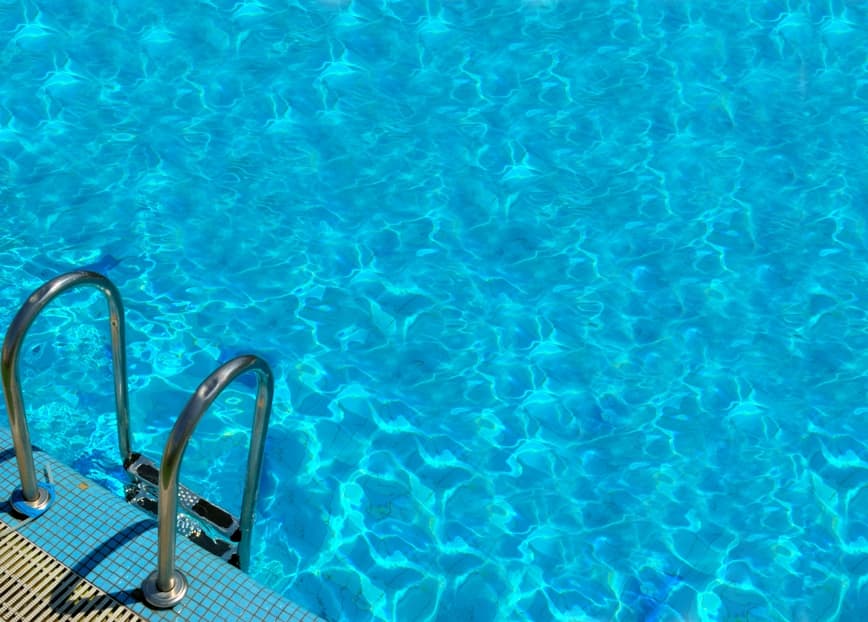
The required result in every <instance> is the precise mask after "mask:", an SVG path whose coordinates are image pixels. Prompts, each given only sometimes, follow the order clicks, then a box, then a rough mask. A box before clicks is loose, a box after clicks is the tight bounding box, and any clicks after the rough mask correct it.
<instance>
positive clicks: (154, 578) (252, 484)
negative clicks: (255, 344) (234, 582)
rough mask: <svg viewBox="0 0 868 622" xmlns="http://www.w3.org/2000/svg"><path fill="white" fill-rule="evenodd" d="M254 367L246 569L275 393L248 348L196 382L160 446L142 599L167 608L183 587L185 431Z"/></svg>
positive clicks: (241, 554)
mask: <svg viewBox="0 0 868 622" xmlns="http://www.w3.org/2000/svg"><path fill="white" fill-rule="evenodd" d="M248 371H253V372H256V378H257V386H256V407H255V410H254V413H253V431H252V433H251V436H250V453H249V454H248V457H247V476H246V478H245V483H244V496H243V497H242V501H241V517H240V520H239V523H240V526H241V541H240V542H239V543H238V558H239V561H240V566H241V570H247V567H248V565H249V562H250V532H251V530H252V528H253V510H254V506H255V504H256V496H257V495H258V493H259V475H260V473H261V471H262V452H263V449H264V447H265V433H266V431H267V428H268V419H269V417H270V416H271V401H272V397H273V395H274V376H273V374H272V373H271V368H270V367H269V366H268V363H266V362H265V361H264V360H263V359H261V358H259V357H258V356H255V355H252V354H245V355H242V356H238V357H235V358H234V359H232V360H231V361H229V362H227V363H224V364H223V365H221V366H220V367H218V368H217V369H216V370H215V371H214V372H212V373H211V375H210V376H208V377H207V378H205V380H203V381H202V384H200V385H199V388H197V389H196V391H195V392H194V393H193V396H192V397H191V398H190V400H189V401H188V402H187V405H186V406H185V407H184V410H183V411H182V412H181V414H180V416H179V417H178V420H177V421H176V422H175V425H174V426H173V427H172V431H171V432H170V433H169V438H168V439H167V440H166V446H165V448H164V449H163V457H162V459H161V460H160V474H159V477H158V488H159V500H158V505H157V520H158V527H157V570H155V571H154V572H152V573H151V574H150V575H149V576H148V578H147V579H145V581H144V582H143V583H142V592H143V593H144V596H145V600H147V601H148V603H150V604H151V605H152V606H154V607H159V608H168V607H172V606H174V605H175V604H177V603H178V602H179V601H180V600H181V599H182V598H183V597H184V594H185V593H186V591H187V580H186V578H185V577H184V575H183V574H182V573H181V572H180V571H179V570H176V569H175V531H176V522H177V520H178V472H179V471H180V468H181V460H182V458H183V457H184V450H186V449H187V443H188V441H189V440H190V436H191V435H192V434H193V431H194V430H195V429H196V425H197V424H198V423H199V420H200V419H202V416H203V415H204V414H205V411H206V410H208V408H209V407H210V406H211V404H212V403H213V402H214V400H215V399H217V396H218V395H220V393H222V392H223V390H224V389H225V388H226V387H227V386H229V385H230V384H231V383H232V381H233V380H235V379H236V378H237V377H238V376H240V375H241V374H243V373H245V372H248Z"/></svg>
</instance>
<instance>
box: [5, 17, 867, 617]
mask: <svg viewBox="0 0 868 622" xmlns="http://www.w3.org/2000/svg"><path fill="white" fill-rule="evenodd" d="M723 4H726V3H719V2H711V1H701V2H699V1H698V2H667V1H662V0H661V1H660V2H647V3H627V2H616V1H611V2H598V1H594V0H589V1H586V2H585V1H583V2H579V1H578V0H575V1H572V0H561V1H559V2H558V1H557V0H547V1H546V0H536V1H531V0H525V1H522V0H493V1H492V2H485V3H471V2H458V1H456V2H436V1H434V0H429V1H427V2H425V3H422V2H396V1H390V0H380V1H379V2H375V1H373V0H369V1H357V0H353V1H351V2H350V1H344V0H331V1H315V0H283V1H277V0H262V1H257V0H244V1H235V0H233V1H232V2H228V1H227V2H224V1H222V0H214V1H204V0H203V1H200V2H197V3H194V6H190V5H188V3H176V2H167V1H164V0H159V1H152V2H138V1H136V2H132V1H130V0H114V1H113V2H111V3H105V2H95V1H92V0H87V1H85V0H46V1H34V0H0V33H2V36H0V74H2V75H3V76H4V80H3V82H2V84H0V216H2V219H3V223H4V225H5V226H4V227H2V228H0V285H2V287H0V310H2V312H0V320H2V326H7V325H8V323H9V321H10V320H11V318H12V317H13V315H14V312H15V310H16V309H17V308H18V306H19V305H20V304H21V302H22V301H23V300H24V298H25V297H26V296H27V294H28V293H29V292H30V291H31V290H32V289H34V288H35V287H37V286H38V285H39V284H40V283H42V282H43V281H45V280H47V279H48V278H51V277H52V276H54V275H56V274H58V273H61V272H64V271H67V270H70V269H73V268H75V267H80V266H84V265H87V266H90V267H91V268H94V269H98V270H101V271H103V272H104V273H106V274H107V275H108V276H109V277H110V278H111V279H112V280H113V281H114V282H115V283H116V284H117V285H118V287H119V288H120V290H121V292H122V294H123V296H124V300H125V304H126V306H127V321H128V334H129V341H130V343H129V352H128V356H129V359H130V370H129V371H130V386H131V389H130V390H131V394H130V401H131V411H132V428H133V441H134V442H133V444H134V448H135V449H137V450H140V451H144V452H145V453H146V454H148V455H149V456H151V457H152V458H154V459H158V457H159V453H160V451H161V449H162V445H163V443H164V442H165V437H166V434H167V432H168V430H169V428H170V427H171V425H172V423H173V421H174V418H175V417H176V416H177V414H178V413H180V411H181V409H182V407H183V405H184V403H185V401H186V400H187V398H188V397H189V395H190V393H191V392H192V391H193V390H194V389H195V387H196V385H197V384H198V383H199V382H200V381H201V380H202V379H203V378H204V377H205V376H206V375H207V374H208V373H210V372H211V371H212V370H213V369H214V368H215V367H216V365H217V364H218V363H219V362H222V361H225V360H227V359H228V358H230V357H231V356H233V355H234V354H237V353H241V352H247V351H252V352H257V353H260V354H261V355H263V356H264V357H265V358H266V359H267V360H269V361H270V363H271V364H272V366H273V367H274V370H275V373H276V377H277V391H276V397H275V405H274V413H273V418H272V427H271V429H270V431H269V438H268V444H267V449H266V457H265V466H264V476H263V484H262V496H261V499H260V503H259V505H258V508H257V524H256V528H255V534H254V535H255V538H256V542H255V544H254V554H253V562H254V563H253V566H254V567H253V569H252V574H253V576H254V577H256V578H257V579H259V580H260V581H262V582H264V583H265V584H267V585H269V586H271V587H273V588H274V589H276V590H278V591H280V592H281V593H283V594H285V595H286V596H288V597H290V598H291V599H293V600H295V601H296V602H298V603H300V604H302V605H304V606H305V607H307V608H309V609H310V610H312V611H314V612H316V613H319V614H321V615H324V616H326V617H328V618H329V619H332V620H351V621H356V620H370V619H376V620H511V619H533V620H548V619H558V620H624V621H627V620H708V621H712V620H781V621H790V620H832V619H835V620H858V619H860V616H859V613H858V612H859V611H865V610H868V581H866V578H865V577H866V576H868V450H866V431H868V407H866V401H865V395H866V390H868V377H866V372H865V370H866V369H868V353H866V346H868V294H866V291H868V288H866V285H868V271H866V267H865V260H866V257H868V254H866V251H868V229H866V206H868V194H866V188H868V169H866V168H865V166H864V162H865V161H866V158H868V63H866V55H865V38H864V29H865V25H866V24H868V7H866V5H864V4H862V3H857V2H849V1H845V0H833V1H831V2H798V1H791V2H760V1H748V2H736V3H731V4H732V5H733V6H723ZM63 300H64V302H63V304H55V305H52V306H51V307H50V308H49V309H48V310H46V312H45V313H44V314H43V316H42V317H40V318H39V319H38V320H37V322H36V323H35V324H34V326H33V328H32V330H31V333H30V334H29V336H28V339H27V342H26V346H25V350H24V355H23V361H22V365H21V374H22V381H23V386H24V391H25V399H26V402H27V404H28V415H29V421H30V426H31V433H32V436H33V440H34V442H35V443H36V444H38V445H39V446H41V447H43V448H44V449H46V450H48V451H50V452H52V453H53V454H55V455H56V456H57V457H58V458H61V459H62V460H64V461H66V462H67V463H69V464H72V465H73V466H75V467H76V468H77V469H79V470H81V471H83V472H84V473H86V474H88V475H90V476H91V477H93V478H96V479H98V480H99V481H101V482H103V483H104V484H105V485H107V486H109V487H110V488H113V489H116V490H118V491H120V483H119V481H120V480H119V479H117V478H118V477H120V475H121V474H120V473H119V465H118V464H117V462H118V459H117V447H116V433H115V425H114V412H113V400H112V394H111V380H110V374H111V366H110V358H109V357H110V354H109V348H108V336H107V335H108V331H107V326H106V324H107V322H106V317H107V313H106V310H105V305H104V302H103V301H102V300H100V295H99V294H98V293H96V292H90V291H84V292H71V293H68V294H66V295H64V298H63ZM252 393H253V389H252V388H251V386H250V383H245V382H238V383H236V384H235V385H233V387H232V388H231V389H229V390H227V391H226V392H225V393H224V395H223V396H222V397H221V399H220V400H219V401H218V403H217V404H215V407H214V408H213V409H212V411H210V412H209V413H208V415H207V416H206V417H205V419H203V421H202V424H201V426H200V429H199V430H197V433H196V435H195V436H194V438H193V440H192V442H191V444H190V446H189V448H188V451H187V454H186V459H185V462H184V468H183V472H182V481H183V482H184V483H185V484H186V485H187V486H188V487H190V488H192V489H193V490H195V491H197V492H199V493H200V494H202V495H203V496H205V497H206V498H208V499H209V500H211V501H213V502H215V503H219V504H221V505H224V506H226V507H228V508H230V509H232V510H234V511H236V512H237V510H238V508H240V495H241V481H242V478H243V469H244V466H243V465H244V460H245V455H246V451H247V442H248V440H249V426H250V421H251V418H252V410H253V400H252ZM178 563H179V566H180V567H182V568H183V561H182V560H179V561H178Z"/></svg>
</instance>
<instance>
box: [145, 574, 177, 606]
mask: <svg viewBox="0 0 868 622" xmlns="http://www.w3.org/2000/svg"><path fill="white" fill-rule="evenodd" d="M186 593H187V577H185V576H184V573H182V572H181V571H180V570H176V571H175V573H174V574H173V575H172V580H171V581H170V587H169V589H168V590H161V589H160V588H159V587H158V586H157V571H156V570H155V571H154V572H152V573H151V574H149V575H148V578H147V579H145V580H144V581H143V582H142V594H143V595H144V597H145V602H147V603H148V604H149V605H151V606H152V607H156V608H157V609H169V608H170V607H174V606H175V605H177V604H178V603H179V602H181V599H182V598H184V595H185V594H186Z"/></svg>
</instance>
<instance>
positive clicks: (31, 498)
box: [0, 270, 132, 516]
mask: <svg viewBox="0 0 868 622" xmlns="http://www.w3.org/2000/svg"><path fill="white" fill-rule="evenodd" d="M84 285H90V286H93V287H96V288H97V289H99V290H100V291H101V292H102V293H103V294H104V295H105V297H106V300H107V302H108V309H109V323H110V330H111V348H112V367H113V375H114V391H115V407H116V410H117V422H118V446H119V448H120V453H121V460H123V462H124V464H126V462H127V460H128V459H129V457H130V455H131V454H132V451H131V449H130V423H129V421H130V414H129V411H130V408H129V396H128V393H127V364H126V335H125V328H124V306H123V300H122V299H121V295H120V292H119V291H118V289H117V287H115V285H114V283H112V282H111V281H110V280H109V279H108V278H106V277H105V276H103V275H102V274H99V273H98V272H91V271H87V270H76V271H73V272H68V273H66V274H61V275H60V276H57V277H55V278H53V279H51V280H50V281H48V282H46V283H45V284H43V285H42V286H41V287H39V288H37V289H36V290H35V291H34V292H33V293H32V294H30V296H29V297H28V298H27V300H26V301H25V302H24V304H23V305H22V306H21V308H20V309H19V310H18V313H17V314H16V315H15V318H14V319H13V320H12V323H11V324H10V325H9V329H8V330H7V331H6V337H5V339H4V341H3V352H2V361H0V368H2V386H3V395H4V398H5V401H6V412H7V415H8V416H9V427H10V428H11V430H12V442H13V445H14V446H15V457H16V460H17V462H18V473H19V475H20V477H21V491H20V493H21V496H22V497H23V502H24V504H25V505H26V506H27V508H25V511H26V513H27V514H30V515H33V516H38V515H39V514H41V513H43V512H44V511H45V510H46V509H48V504H49V496H48V493H47V491H46V490H45V489H44V488H42V487H40V486H39V485H38V483H37V481H36V469H35V466H34V462H33V446H32V445H31V442H30V429H29V427H28V425H27V418H26V415H25V412H24V398H23V396H22V392H21V380H20V377H19V373H18V360H19V358H20V353H21V346H22V344H23V343H24V338H25V336H26V335H27V331H28V330H29V328H30V326H31V325H32V324H33V321H34V320H35V319H36V317H37V316H38V315H39V314H40V313H41V312H42V310H43V309H44V308H45V307H46V306H47V305H48V304H49V303H50V302H51V301H52V300H54V299H55V298H57V297H58V296H59V295H60V294H62V293H63V292H65V291H67V290H69V289H72V288H76V287H80V286H84ZM16 492H17V491H16ZM14 496H15V493H13V497H14ZM13 505H14V504H13ZM16 509H18V506H16Z"/></svg>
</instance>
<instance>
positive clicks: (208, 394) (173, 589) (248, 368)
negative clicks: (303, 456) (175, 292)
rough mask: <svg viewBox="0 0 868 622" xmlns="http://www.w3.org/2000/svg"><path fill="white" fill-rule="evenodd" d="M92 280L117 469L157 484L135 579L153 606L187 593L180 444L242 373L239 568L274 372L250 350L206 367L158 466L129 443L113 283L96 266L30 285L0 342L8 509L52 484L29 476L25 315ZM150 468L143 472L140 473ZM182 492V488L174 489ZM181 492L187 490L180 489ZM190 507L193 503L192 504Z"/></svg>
mask: <svg viewBox="0 0 868 622" xmlns="http://www.w3.org/2000/svg"><path fill="white" fill-rule="evenodd" d="M86 285H89V286H93V287H96V288H97V289H99V290H100V291H101V292H102V293H103V294H104V295H105V297H106V300H107V301H108V308H109V323H110V325H111V348H112V367H113V374H114V390H115V406H116V410H117V426H118V446H119V448H120V454H121V460H122V462H123V464H124V468H125V469H127V471H128V472H129V473H130V474H131V475H132V476H134V477H136V478H138V479H139V480H141V479H142V478H144V479H146V480H149V481H150V482H151V483H152V484H155V485H156V488H157V489H158V500H157V521H158V526H157V540H158V542H157V569H156V570H155V571H154V572H152V573H151V574H150V575H149V576H148V577H147V578H146V579H145V580H144V581H143V583H142V592H143V594H144V597H145V600H146V601H147V602H148V603H149V604H150V605H152V606H154V607H157V608H163V609H164V608H169V607H173V606H174V605H176V604H177V603H178V602H180V600H181V599H182V598H183V597H184V594H185V593H186V591H187V579H186V577H185V576H184V574H183V573H182V572H181V571H179V570H178V569H177V568H175V536H176V524H177V520H178V488H179V484H178V472H179V471H180V468H181V460H182V459H183V457H184V450H185V449H186V448H187V443H188V441H189V440H190V437H191V436H192V434H193V431H194V430H195V429H196V425H197V424H198V423H199V421H200V420H201V418H202V416H203V415H204V414H205V411H206V410H208V408H209V407H210V406H211V404H212V403H213V402H214V400H215V399H217V396H219V395H220V393H221V392H222V391H223V390H224V389H225V388H226V387H227V386H229V385H230V384H231V383H232V382H233V381H234V380H235V379H236V378H238V377H239V376H241V375H242V374H245V373H247V372H253V373H255V374H256V379H257V386H256V405H255V409H254V414H253V431H252V434H251V439H250V452H249V454H248V458H247V474H246V476H245V484H244V494H243V497H242V501H241V515H240V518H239V520H238V521H237V526H238V532H239V533H238V534H236V535H237V536H240V540H239V541H238V549H237V555H238V565H239V567H240V568H241V570H245V571H246V570H247V569H248V567H249V564H250V533H251V530H252V527H253V511H254V506H255V504H256V497H257V494H258V492H259V478H260V477H259V476H260V473H261V472H262V454H263V449H264V444H265V434H266V431H267V428H268V419H269V416H270V414H271V402H272V398H273V395H274V376H273V374H272V373H271V369H270V367H269V366H268V363H266V362H265V361H264V360H263V359H261V358H259V357H258V356H255V355H251V354H248V355H242V356H238V357H235V358H233V359H232V360H230V361H228V362H226V363H224V364H223V365H221V366H220V367H218V368H217V369H216V370H214V372H212V373H211V374H210V375H209V376H208V377H207V378H205V380H203V381H202V383H201V384H200V385H199V387H198V388H197V389H196V391H195V392H194V393H193V395H192V397H190V400H189V401H188V402H187V405H186V406H185V407H184V410H183V411H181V414H180V415H179V417H178V419H177V420H176V421H175V425H174V426H173V427H172V430H171V432H170V433H169V438H168V439H167V440H166V445H165V448H164V449H163V455H162V459H161V463H162V467H161V468H156V466H155V465H153V463H150V462H149V461H147V460H142V458H141V456H140V454H136V453H133V452H132V450H131V448H130V422H129V418H130V417H129V398H128V394H127V367H126V342H125V332H124V307H123V302H122V300H121V295H120V292H119V291H118V289H117V287H115V285H114V284H113V283H112V282H111V281H110V280H109V279H108V278H106V277H105V276H103V275H102V274H99V273H97V272H90V271H86V270H78V271H74V272H68V273H66V274H62V275H60V276H58V277H55V278H53V279H51V280H50V281H48V282H47V283H45V284H44V285H42V286H41V287H39V288H38V289H36V291H34V292H33V293H32V294H30V296H29V297H28V298H27V300H26V301H25V302H24V304H23V305H22V306H21V309H19V311H18V313H17V314H16V315H15V318H14V319H13V320H12V323H11V324H10V325H9V329H8V331H7V332H6V338H5V340H4V341H3V353H2V385H3V395H4V396H5V399H6V410H7V413H8V415H9V427H10V428H11V431H12V442H13V444H14V446H15V458H16V460H17V462H18V473H19V475H20V477H21V488H20V489H16V490H14V491H13V492H12V498H11V503H12V507H13V508H14V509H15V510H16V511H17V512H18V513H20V514H22V515H24V516H27V517H36V516H39V515H41V514H43V513H44V512H45V511H47V510H48V509H49V507H50V505H51V502H52V501H53V499H54V496H55V491H54V487H53V485H52V484H50V483H47V482H37V479H36V469H35V466H34V462H33V447H32V445H31V442H30V430H29V428H28V426H27V419H26V417H25V415H24V399H23V397H22V394H21V382H20V379H19V375H18V359H19V355H20V352H21V345H22V343H23V342H24V337H25V336H26V335H27V331H28V329H29V328H30V326H31V324H33V321H34V320H35V319H36V317H37V316H38V315H39V313H40V312H41V311H42V310H43V309H44V308H45V306H46V305H48V303H50V302H51V301H52V300H54V299H55V298H56V297H57V296H59V295H60V294H62V293H63V292H65V291H66V290H69V289H73V288H76V287H81V286H86ZM149 473H150V477H149V476H148V474H149ZM182 491H183V492H188V491H186V490H185V489H183V488H182ZM188 494H189V493H188ZM199 501H201V505H202V507H204V508H205V509H206V510H207V511H209V512H211V513H212V514H213V513H215V512H217V511H218V510H219V511H220V512H223V510H220V508H217V507H216V506H213V505H211V504H209V503H207V502H205V501H204V500H199ZM197 505H198V504H197Z"/></svg>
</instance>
